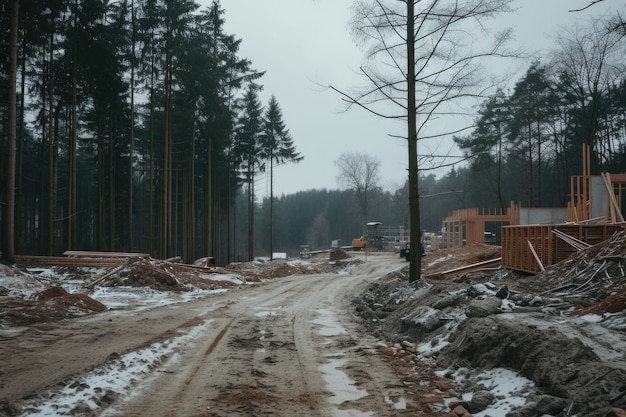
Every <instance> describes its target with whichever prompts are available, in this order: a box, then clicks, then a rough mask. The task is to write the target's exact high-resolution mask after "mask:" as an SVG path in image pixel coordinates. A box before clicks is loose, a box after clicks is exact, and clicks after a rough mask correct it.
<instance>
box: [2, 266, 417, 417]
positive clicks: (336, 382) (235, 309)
mask: <svg viewBox="0 0 626 417" xmlns="http://www.w3.org/2000/svg"><path fill="white" fill-rule="evenodd" d="M404 265H405V264H404V263H403V262H402V260H400V259H399V258H398V257H397V255H395V256H394V255H383V256H375V257H369V258H368V259H367V261H366V262H364V263H362V264H359V265H357V266H356V267H354V268H353V269H352V271H351V273H349V274H318V275H304V276H291V277H287V278H283V279H276V280H272V281H268V282H265V283H262V284H255V285H251V286H245V287H242V288H239V289H233V290H231V291H228V292H225V293H221V294H216V295H212V296H209V297H207V298H204V299H201V300H196V301H192V302H186V303H181V304H178V305H173V306H167V307H161V308H152V309H148V310H145V311H139V312H136V311H132V310H131V311H108V312H105V313H101V314H98V315H95V316H89V317H85V318H81V319H74V320H66V321H61V322H55V323H48V324H41V325H38V326H34V327H32V328H28V329H16V330H15V331H14V332H13V333H12V334H7V333H5V334H3V335H2V343H0V356H1V357H2V358H9V359H8V360H6V361H5V360H4V359H3V364H2V368H1V370H0V381H1V382H0V400H1V401H3V408H4V409H0V414H2V413H3V412H4V413H5V415H11V414H12V413H13V414H15V413H16V412H17V411H19V413H17V414H21V415H46V413H47V411H46V410H47V409H48V408H46V406H45V401H46V399H47V398H49V397H50V396H51V395H50V392H51V390H52V391H54V390H55V389H56V390H58V389H61V388H63V389H70V388H72V389H74V390H80V389H82V391H83V392H84V397H85V398H84V400H81V401H80V402H79V404H78V403H74V404H70V405H69V406H68V407H66V408H63V407H59V406H55V407H56V408H54V411H53V412H54V413H55V415H70V414H72V415H98V416H100V415H124V416H207V417H208V416H253V415H254V416H259V415H274V416H276V415H281V416H396V415H399V414H402V413H403V411H404V412H408V411H409V410H410V409H411V408H412V405H411V402H412V397H411V395H412V394H411V393H410V392H409V391H408V390H407V387H410V384H408V383H407V382H406V381H404V382H403V381H402V379H401V378H399V377H398V374H397V373H396V372H395V371H394V370H393V369H392V367H391V366H390V364H389V363H388V362H387V361H386V360H385V357H384V356H383V355H381V354H380V353H379V349H378V346H377V340H375V339H374V338H372V337H371V336H369V335H367V334H366V333H365V332H364V331H363V329H362V328H361V327H360V325H359V324H358V319H356V318H355V316H353V313H352V308H351V306H350V303H351V301H352V298H353V297H354V296H355V295H356V294H358V293H359V292H360V291H361V290H362V289H363V288H365V286H367V285H368V284H369V283H371V282H372V281H373V280H375V279H377V278H380V277H382V276H384V275H385V274H387V273H389V272H391V271H393V270H395V269H399V268H401V267H402V266H404ZM184 335H187V336H186V338H183V336H184ZM174 340H179V342H178V343H177V344H176V343H175V342H174ZM181 340H182V342H181ZM168 345H169V347H170V350H169V351H168V353H167V354H166V355H164V357H163V358H160V359H158V360H155V361H154V362H151V364H150V366H148V368H147V369H146V371H145V372H143V373H142V374H141V376H136V375H135V376H134V377H133V378H132V381H131V382H130V383H129V386H128V388H127V389H126V391H125V392H119V391H118V390H115V389H112V390H108V391H107V392H101V391H102V390H100V391H98V390H95V391H94V390H93V389H92V390H89V387H88V385H89V383H85V382H77V381H79V380H78V379H77V377H79V376H80V375H81V374H85V373H88V372H90V373H92V374H93V373H95V374H98V372H99V371H98V370H99V369H104V367H105V366H108V368H107V369H108V370H107V371H104V370H101V371H100V373H101V374H105V373H106V374H107V375H108V376H106V375H105V376H104V377H105V378H110V379H114V378H115V376H114V375H117V374H114V373H112V372H111V370H110V368H111V366H116V367H118V368H120V367H124V365H123V362H121V361H120V360H119V359H120V358H121V357H124V356H128V355H129V354H131V353H132V352H137V351H144V352H145V351H146V350H147V351H150V350H151V349H152V351H154V352H155V355H157V354H158V351H159V349H162V347H163V346H168ZM112 364H114V365H112ZM118 371H119V370H118ZM68 384H69V388H68ZM55 386H56V388H55ZM54 395H55V394H52V396H54ZM25 397H28V398H29V399H28V400H27V401H22V400H21V399H24V398H25ZM413 410H415V409H413ZM412 415H416V414H412Z"/></svg>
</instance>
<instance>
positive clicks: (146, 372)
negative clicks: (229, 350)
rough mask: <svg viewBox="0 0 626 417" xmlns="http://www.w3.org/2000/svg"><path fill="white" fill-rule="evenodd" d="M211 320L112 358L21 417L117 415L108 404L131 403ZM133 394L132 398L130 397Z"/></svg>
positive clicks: (29, 404)
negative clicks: (118, 400)
mask: <svg viewBox="0 0 626 417" xmlns="http://www.w3.org/2000/svg"><path fill="white" fill-rule="evenodd" d="M210 324H211V321H210V320H208V321H205V322H204V323H202V324H200V325H198V326H195V327H193V328H191V329H190V330H189V331H188V332H187V333H185V334H181V335H180V336H178V337H175V338H173V339H169V340H166V341H163V342H157V343H154V344H152V345H150V346H148V347H147V348H145V349H141V350H138V351H134V352H130V353H127V354H125V355H121V356H119V357H113V358H110V359H109V360H108V361H107V362H106V363H104V364H103V365H101V366H99V367H97V368H95V369H94V370H92V371H91V372H89V373H87V374H86V375H84V376H80V377H76V378H71V379H69V380H68V381H66V382H65V384H64V386H62V387H60V388H55V389H53V390H51V391H48V392H47V394H46V395H47V397H46V398H41V397H39V398H35V399H30V400H26V401H24V402H22V403H21V404H20V406H21V408H22V409H23V410H25V411H24V412H23V413H22V414H20V417H45V416H70V415H77V414H87V413H89V412H91V411H98V415H100V416H101V417H104V416H110V415H116V414H117V412H116V410H115V409H107V405H108V404H109V403H112V402H114V400H116V399H118V397H119V398H122V400H123V401H124V400H129V399H131V398H133V396H135V395H137V393H138V392H139V391H140V390H141V385H140V386H137V381H141V384H149V383H150V382H151V380H152V379H153V378H154V377H156V374H155V372H159V368H164V367H166V366H169V365H171V364H173V363H175V362H176V361H177V360H178V359H179V356H178V355H177V354H175V353H174V352H175V350H176V349H178V348H180V347H183V346H185V345H187V344H189V342H190V341H191V340H193V339H194V338H196V337H197V336H198V335H199V334H201V333H202V332H204V331H206V330H207V329H208V327H209V326H210ZM129 392H132V393H133V394H131V396H129V395H128V393H129Z"/></svg>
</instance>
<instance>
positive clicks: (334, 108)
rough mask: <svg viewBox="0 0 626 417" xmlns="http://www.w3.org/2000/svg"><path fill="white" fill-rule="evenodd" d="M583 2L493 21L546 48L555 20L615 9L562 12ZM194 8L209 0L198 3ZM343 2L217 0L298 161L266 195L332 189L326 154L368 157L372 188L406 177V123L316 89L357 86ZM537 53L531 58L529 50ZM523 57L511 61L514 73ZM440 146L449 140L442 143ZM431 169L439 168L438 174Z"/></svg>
mask: <svg viewBox="0 0 626 417" xmlns="http://www.w3.org/2000/svg"><path fill="white" fill-rule="evenodd" d="M589 1H590V0H519V1H518V6H519V7H520V10H519V11H518V12H516V13H515V14H514V15H510V16H507V17H503V18H501V19H500V21H499V23H503V26H505V23H506V25H513V26H514V27H515V34H516V39H515V45H516V46H517V45H519V46H520V47H523V48H525V49H527V50H540V49H543V50H549V49H550V48H551V47H552V44H553V41H552V38H551V37H552V36H554V35H555V34H556V33H557V31H558V30H559V27H562V26H563V25H571V24H573V23H574V22H575V21H577V20H581V19H583V20H585V19H587V17H588V16H589V15H591V14H593V15H601V14H603V13H607V12H608V11H609V10H610V11H613V12H615V10H618V8H619V9H623V6H624V1H623V0H605V1H604V2H603V3H600V4H598V5H596V6H594V7H592V8H591V9H589V10H587V11H586V12H584V13H570V12H568V10H570V9H572V8H576V7H583V6H585V5H587V4H588V3H589ZM199 3H200V4H201V5H202V7H203V8H204V7H206V6H207V5H208V4H210V0H201V1H199ZM352 3H353V1H352V0H221V6H222V8H223V9H224V10H225V21H226V24H225V29H226V32H227V33H229V34H234V35H235V36H236V37H237V38H238V39H241V40H242V44H241V48H240V51H239V56H240V57H242V58H248V59H249V60H250V61H251V62H252V65H253V67H254V68H255V69H256V70H259V71H266V74H265V76H264V77H263V78H262V79H261V80H260V81H259V83H260V84H262V85H263V86H264V90H263V91H262V93H261V95H260V97H261V100H262V102H263V104H264V105H266V104H267V102H268V100H269V97H270V96H271V95H275V96H276V99H277V100H278V102H279V104H280V106H281V108H282V111H283V118H284V121H285V123H286V125H287V127H288V128H289V130H290V133H291V135H292V137H293V139H294V142H295V145H296V149H297V151H299V152H300V153H301V154H302V155H304V160H302V161H301V162H299V163H298V164H294V163H291V164H287V165H284V166H281V167H277V168H275V170H274V195H275V196H280V195H281V194H292V193H295V192H298V191H304V190H310V189H323V188H326V189H338V188H340V186H339V184H338V182H337V174H338V170H337V168H336V166H335V161H336V160H337V158H338V156H339V155H340V154H341V153H342V152H360V153H367V154H370V155H373V156H376V157H377V158H378V159H379V160H380V162H381V184H380V185H381V186H383V188H385V189H388V190H395V189H396V188H398V187H399V186H401V185H402V184H403V183H404V181H405V180H406V178H407V171H406V168H407V165H408V162H407V151H406V143H405V141H403V140H400V139H396V138H393V137H391V136H390V135H394V134H396V135H398V134H405V130H406V127H405V126H403V125H401V124H400V123H399V122H397V121H395V122H393V121H384V120H382V119H380V118H376V117H375V116H372V115H370V114H368V113H366V112H365V111H363V110H359V109H357V108H354V109H352V110H350V111H348V112H344V111H343V110H344V105H343V103H342V101H341V97H340V96H339V95H338V94H337V93H335V92H333V91H329V90H325V89H324V88H323V87H322V86H325V85H329V84H332V85H333V86H336V87H338V88H342V89H346V90H349V89H350V88H354V87H358V86H363V85H365V84H364V81H363V79H362V78H361V77H360V76H359V75H358V68H359V66H360V65H361V64H362V63H363V57H364V52H363V51H362V50H361V49H359V48H358V47H357V46H355V43H354V41H353V39H352V38H351V35H350V32H349V27H348V22H349V17H350V6H351V4H352ZM537 56H540V55H539V54H538V55H537ZM530 61H531V60H529V61H528V63H522V65H520V64H519V63H518V64H517V65H518V66H519V67H520V68H522V69H523V70H524V71H525V69H527V67H528V65H529V64H530ZM447 149H449V146H448V147H447ZM438 173H439V174H441V172H438ZM255 188H256V193H257V196H258V197H260V198H262V197H264V196H266V195H269V180H268V178H267V175H264V174H259V175H258V179H257V182H256V187H255Z"/></svg>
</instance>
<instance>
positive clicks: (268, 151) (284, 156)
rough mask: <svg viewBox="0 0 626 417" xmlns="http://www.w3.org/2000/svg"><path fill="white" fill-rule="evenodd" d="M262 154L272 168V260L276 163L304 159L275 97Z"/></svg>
mask: <svg viewBox="0 0 626 417" xmlns="http://www.w3.org/2000/svg"><path fill="white" fill-rule="evenodd" d="M260 139H261V141H260V142H261V143H260V146H261V153H262V155H263V157H264V158H265V159H266V160H267V161H268V163H269V166H270V169H269V170H270V173H269V175H270V207H269V217H270V226H269V228H270V230H269V242H270V259H272V257H273V253H274V210H273V202H274V163H276V164H283V163H285V162H300V161H301V160H302V159H303V158H304V157H303V156H302V155H300V154H299V153H298V152H296V147H295V145H294V143H293V139H292V138H291V135H290V134H289V130H288V129H287V127H286V126H285V122H284V121H283V114H282V111H281V109H280V106H279V104H278V101H277V100H276V97H274V96H273V95H272V96H271V97H270V101H269V103H268V105H267V109H266V111H265V119H264V128H263V135H262V136H261V138H260Z"/></svg>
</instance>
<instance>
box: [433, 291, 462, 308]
mask: <svg viewBox="0 0 626 417" xmlns="http://www.w3.org/2000/svg"><path fill="white" fill-rule="evenodd" d="M462 302H463V296H461V295H458V294H457V295H449V296H447V297H445V298H442V299H441V300H439V301H437V302H436V303H435V304H433V308H436V309H437V310H442V309H444V308H446V307H456V306H458V305H459V304H461V303H462Z"/></svg>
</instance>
